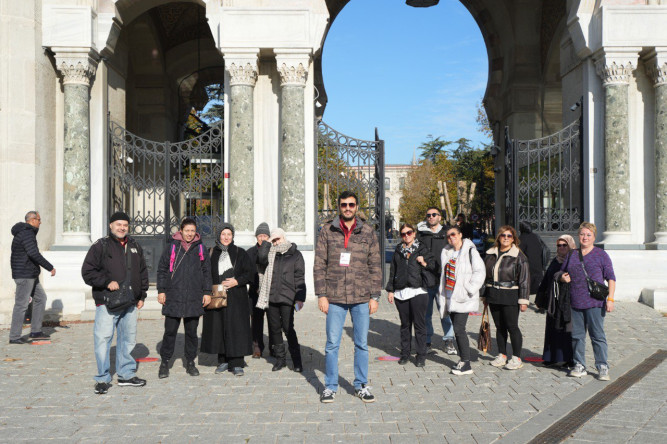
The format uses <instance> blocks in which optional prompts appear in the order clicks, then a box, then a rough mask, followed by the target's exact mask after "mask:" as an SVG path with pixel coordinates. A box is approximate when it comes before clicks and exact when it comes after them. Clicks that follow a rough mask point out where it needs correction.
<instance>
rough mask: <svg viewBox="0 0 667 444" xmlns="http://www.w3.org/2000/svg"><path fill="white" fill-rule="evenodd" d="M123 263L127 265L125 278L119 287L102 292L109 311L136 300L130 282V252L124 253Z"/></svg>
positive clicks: (120, 308)
mask: <svg viewBox="0 0 667 444" xmlns="http://www.w3.org/2000/svg"><path fill="white" fill-rule="evenodd" d="M128 248H129V245H128ZM103 257H104V255H103ZM125 264H126V266H127V269H126V272H125V280H124V281H123V282H122V283H121V284H120V286H119V287H120V288H118V290H116V291H110V290H105V292H104V305H106V306H107V310H109V311H118V310H122V309H124V308H127V307H129V306H131V305H133V304H134V303H135V302H136V299H137V298H136V297H135V295H134V292H133V291H132V285H131V284H130V282H131V280H132V252H128V253H126V254H125Z"/></svg>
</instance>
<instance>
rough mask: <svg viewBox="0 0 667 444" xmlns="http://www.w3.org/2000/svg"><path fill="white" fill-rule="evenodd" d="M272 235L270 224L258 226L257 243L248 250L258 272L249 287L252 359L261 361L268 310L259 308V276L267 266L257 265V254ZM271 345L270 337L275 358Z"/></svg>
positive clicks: (271, 352)
mask: <svg viewBox="0 0 667 444" xmlns="http://www.w3.org/2000/svg"><path fill="white" fill-rule="evenodd" d="M270 235H271V230H269V224H267V223H266V222H262V223H261V224H259V225H257V228H256V229H255V239H257V243H256V244H255V245H253V246H252V247H250V248H248V251H247V253H248V257H249V258H250V262H252V263H253V264H255V266H256V267H257V271H256V272H255V278H254V279H253V280H252V282H251V283H250V285H249V286H248V295H249V296H250V311H251V312H252V314H251V315H250V329H251V330H252V357H253V359H259V358H260V357H261V356H262V353H264V316H265V315H267V313H266V310H262V309H261V308H257V298H258V297H259V275H260V274H261V273H264V268H265V266H263V265H259V264H258V263H257V253H258V251H259V248H260V247H261V246H262V245H263V244H264V242H266V241H268V240H269V236H270ZM272 345H273V344H272V343H271V337H270V336H269V350H270V354H271V356H273V347H272Z"/></svg>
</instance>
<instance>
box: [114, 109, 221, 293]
mask: <svg viewBox="0 0 667 444" xmlns="http://www.w3.org/2000/svg"><path fill="white" fill-rule="evenodd" d="M108 136H109V168H108V181H109V214H111V213H113V212H115V211H125V212H126V213H127V214H128V215H129V216H130V219H131V222H130V235H132V236H133V237H134V238H136V239H137V240H138V242H139V243H140V244H141V246H142V247H143V248H144V252H145V255H146V265H147V267H148V270H149V276H150V279H151V282H155V277H156V272H157V263H158V260H159V258H160V254H161V253H162V249H163V247H164V244H165V242H166V240H167V239H168V236H170V235H171V234H173V233H175V232H176V231H178V228H179V225H180V221H181V219H182V218H184V217H192V218H193V219H195V220H196V221H197V229H198V232H199V234H200V235H201V236H202V238H203V239H204V241H206V243H208V244H209V245H210V244H212V243H213V241H214V237H215V232H216V228H217V227H218V226H219V225H220V224H221V223H222V222H223V209H224V205H223V178H224V168H223V141H224V137H223V127H222V122H217V123H215V124H213V126H212V127H211V128H210V129H209V130H208V131H207V132H205V133H203V134H200V135H199V136H197V137H194V138H192V139H189V140H185V141H183V142H177V143H172V142H155V141H152V140H147V139H143V138H141V137H139V136H137V135H135V134H132V133H131V132H129V131H127V130H126V129H125V128H123V127H121V126H120V125H118V124H116V123H114V122H111V121H110V122H109V129H108Z"/></svg>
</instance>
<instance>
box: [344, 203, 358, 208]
mask: <svg viewBox="0 0 667 444" xmlns="http://www.w3.org/2000/svg"><path fill="white" fill-rule="evenodd" d="M356 206H357V204H356V203H354V202H350V203H348V202H341V203H340V207H341V208H355V207H356Z"/></svg>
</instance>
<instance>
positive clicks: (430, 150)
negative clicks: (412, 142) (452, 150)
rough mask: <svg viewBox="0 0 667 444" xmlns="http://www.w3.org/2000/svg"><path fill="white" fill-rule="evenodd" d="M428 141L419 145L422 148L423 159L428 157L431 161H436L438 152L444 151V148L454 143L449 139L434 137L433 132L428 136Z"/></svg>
mask: <svg viewBox="0 0 667 444" xmlns="http://www.w3.org/2000/svg"><path fill="white" fill-rule="evenodd" d="M426 139H427V140H426V142H424V143H422V144H421V145H419V149H420V150H421V152H422V153H421V157H422V158H423V159H428V160H430V161H431V162H435V158H436V157H437V156H438V154H440V153H442V152H444V150H445V149H446V148H447V147H448V146H449V145H451V144H452V142H450V141H449V140H442V139H441V138H440V137H436V138H435V139H434V138H433V135H432V134H429V135H428V136H426Z"/></svg>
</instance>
